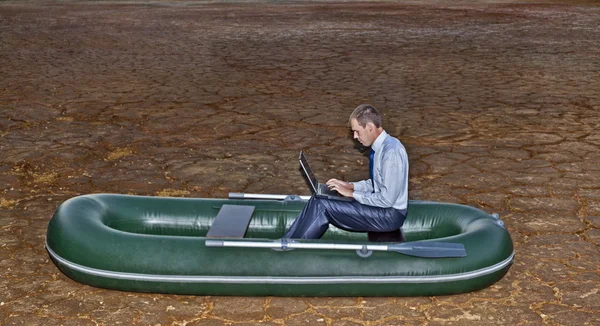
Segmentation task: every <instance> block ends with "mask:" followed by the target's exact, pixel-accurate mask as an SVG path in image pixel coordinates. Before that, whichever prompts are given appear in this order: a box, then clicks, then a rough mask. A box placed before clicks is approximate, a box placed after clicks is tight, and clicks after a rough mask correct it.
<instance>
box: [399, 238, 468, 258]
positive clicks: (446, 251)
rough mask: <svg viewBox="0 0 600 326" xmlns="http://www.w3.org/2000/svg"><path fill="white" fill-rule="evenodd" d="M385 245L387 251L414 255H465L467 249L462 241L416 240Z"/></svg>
mask: <svg viewBox="0 0 600 326" xmlns="http://www.w3.org/2000/svg"><path fill="white" fill-rule="evenodd" d="M387 247H388V251H395V252H398V253H401V254H404V255H408V256H415V257H426V258H445V257H467V251H466V250H465V246H464V245H463V244H462V243H452V242H425V241H416V242H405V243H399V244H394V245H389V246H387Z"/></svg>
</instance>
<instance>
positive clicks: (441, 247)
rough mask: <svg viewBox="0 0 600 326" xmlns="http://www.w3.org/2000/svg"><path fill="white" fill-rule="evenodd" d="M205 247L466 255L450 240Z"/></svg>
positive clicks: (223, 242)
mask: <svg viewBox="0 0 600 326" xmlns="http://www.w3.org/2000/svg"><path fill="white" fill-rule="evenodd" d="M205 245H206V246H207V247H236V248H269V249H273V250H277V251H288V250H291V249H331V250H355V251H356V252H357V254H358V255H359V256H361V257H365V258H366V257H369V256H371V254H370V253H369V251H395V252H397V253H400V254H404V255H407V256H415V257H423V258H451V257H466V256H467V252H466V250H465V246H464V245H463V244H462V243H451V242H428V241H414V242H404V243H398V244H392V245H363V244H356V245H354V244H344V243H305V242H296V241H291V240H287V239H281V240H279V241H268V242H264V241H226V240H206V241H205Z"/></svg>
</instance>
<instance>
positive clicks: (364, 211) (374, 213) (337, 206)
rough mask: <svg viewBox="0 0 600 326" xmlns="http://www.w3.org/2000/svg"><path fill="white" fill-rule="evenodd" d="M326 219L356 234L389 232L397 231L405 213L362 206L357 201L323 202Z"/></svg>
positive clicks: (391, 209)
mask: <svg viewBox="0 0 600 326" xmlns="http://www.w3.org/2000/svg"><path fill="white" fill-rule="evenodd" d="M322 205H323V206H325V212H326V216H327V219H328V221H329V222H330V223H332V224H334V225H335V226H337V227H339V228H342V229H345V230H349V231H357V232H390V231H395V230H399V229H400V228H401V227H402V225H403V224H404V219H405V218H406V213H405V212H400V211H398V210H396V209H394V208H391V207H390V208H383V207H375V206H368V205H363V204H361V203H359V202H357V201H353V202H349V203H348V202H340V201H335V200H324V201H322Z"/></svg>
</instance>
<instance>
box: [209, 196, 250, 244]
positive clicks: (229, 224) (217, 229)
mask: <svg viewBox="0 0 600 326" xmlns="http://www.w3.org/2000/svg"><path fill="white" fill-rule="evenodd" d="M252 213H254V206H248V205H229V204H225V205H223V206H221V209H220V210H219V213H218V214H217V218H216V219H215V220H214V221H213V223H212V225H211V226H210V229H209V230H208V233H207V234H206V237H207V238H243V237H244V234H246V230H247V229H248V224H250V218H252Z"/></svg>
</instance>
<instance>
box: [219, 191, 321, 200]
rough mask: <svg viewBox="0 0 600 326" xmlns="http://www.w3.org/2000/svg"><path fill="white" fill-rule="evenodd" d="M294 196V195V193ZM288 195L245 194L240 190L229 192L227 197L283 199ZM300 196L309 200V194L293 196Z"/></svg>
mask: <svg viewBox="0 0 600 326" xmlns="http://www.w3.org/2000/svg"><path fill="white" fill-rule="evenodd" d="M294 196H295V195H294ZM289 197H290V195H276V194H246V193H242V192H230V193H229V199H265V200H284V199H286V198H289ZM295 197H300V199H302V200H309V199H310V196H295Z"/></svg>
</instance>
